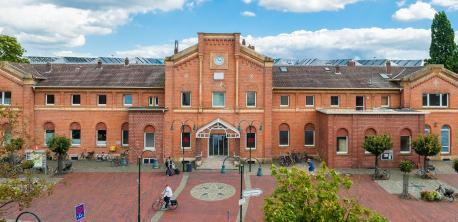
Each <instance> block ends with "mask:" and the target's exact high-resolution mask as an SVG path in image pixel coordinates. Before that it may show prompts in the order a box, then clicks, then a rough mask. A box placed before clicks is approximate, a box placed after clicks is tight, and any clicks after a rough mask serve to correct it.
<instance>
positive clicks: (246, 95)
mask: <svg viewBox="0 0 458 222" xmlns="http://www.w3.org/2000/svg"><path fill="white" fill-rule="evenodd" d="M249 93H254V105H253V106H249V105H248V94H249ZM256 94H257V93H256V91H248V92H246V93H245V101H246V102H245V106H246V107H248V108H256V105H257V103H256V97H257V95H256Z"/></svg>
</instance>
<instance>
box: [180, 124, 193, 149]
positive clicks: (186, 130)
mask: <svg viewBox="0 0 458 222" xmlns="http://www.w3.org/2000/svg"><path fill="white" fill-rule="evenodd" d="M181 148H182V149H191V127H189V126H188V125H184V126H183V131H182V132H181Z"/></svg>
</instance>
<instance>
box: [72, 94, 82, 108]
mask: <svg viewBox="0 0 458 222" xmlns="http://www.w3.org/2000/svg"><path fill="white" fill-rule="evenodd" d="M72 105H73V106H79V105H81V95H79V94H73V95H72Z"/></svg>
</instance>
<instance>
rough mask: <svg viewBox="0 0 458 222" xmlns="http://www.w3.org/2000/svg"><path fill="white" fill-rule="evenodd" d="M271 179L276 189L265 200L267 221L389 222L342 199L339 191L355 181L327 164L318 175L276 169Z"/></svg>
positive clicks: (295, 169)
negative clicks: (340, 174)
mask: <svg viewBox="0 0 458 222" xmlns="http://www.w3.org/2000/svg"><path fill="white" fill-rule="evenodd" d="M272 176H273V177H275V180H276V187H275V190H274V192H273V193H272V195H271V196H270V197H268V198H266V199H265V201H264V220H265V221H268V222H271V221H275V222H296V221H297V222H303V221H387V219H385V218H384V217H382V216H381V215H379V214H377V213H375V212H373V211H372V210H370V209H367V208H364V207H362V206H361V205H360V204H359V203H358V202H357V201H356V200H353V199H349V198H341V197H339V195H338V192H339V190H340V189H341V188H344V189H349V188H350V187H351V184H352V182H351V180H350V179H349V178H348V177H342V176H339V175H338V174H337V173H336V172H335V171H334V170H332V169H329V168H327V167H326V164H324V163H323V164H321V166H320V168H319V169H318V172H317V174H316V175H315V176H313V175H309V174H308V173H307V172H306V170H303V169H299V168H297V167H293V168H291V169H287V168H285V167H281V168H277V167H275V166H272Z"/></svg>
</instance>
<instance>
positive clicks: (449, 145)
mask: <svg viewBox="0 0 458 222" xmlns="http://www.w3.org/2000/svg"><path fill="white" fill-rule="evenodd" d="M443 131H448V151H447V152H442V143H441V154H450V147H451V145H452V144H450V142H451V140H450V136H451V135H452V134H451V133H450V132H451V130H450V126H449V127H448V130H444V129H442V128H441V137H440V141H442V132H443Z"/></svg>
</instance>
